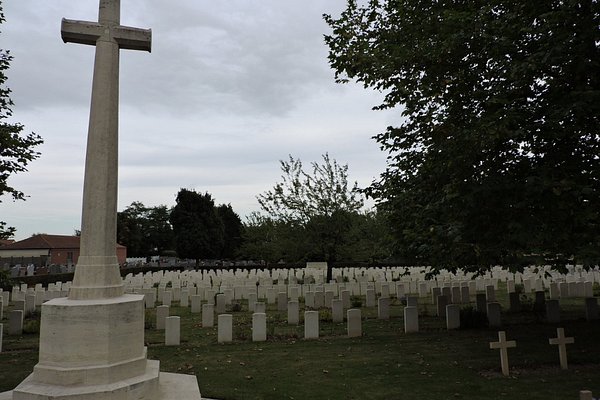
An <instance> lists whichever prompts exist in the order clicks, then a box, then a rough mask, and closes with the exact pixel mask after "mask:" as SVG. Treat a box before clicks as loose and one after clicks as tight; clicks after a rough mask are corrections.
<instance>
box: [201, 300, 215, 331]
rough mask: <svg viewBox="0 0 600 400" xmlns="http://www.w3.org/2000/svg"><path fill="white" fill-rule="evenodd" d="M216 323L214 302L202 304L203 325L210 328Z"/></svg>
mask: <svg viewBox="0 0 600 400" xmlns="http://www.w3.org/2000/svg"><path fill="white" fill-rule="evenodd" d="M214 324H215V306H214V305H213V304H203V305H202V327H204V328H210V327H212V326H214Z"/></svg>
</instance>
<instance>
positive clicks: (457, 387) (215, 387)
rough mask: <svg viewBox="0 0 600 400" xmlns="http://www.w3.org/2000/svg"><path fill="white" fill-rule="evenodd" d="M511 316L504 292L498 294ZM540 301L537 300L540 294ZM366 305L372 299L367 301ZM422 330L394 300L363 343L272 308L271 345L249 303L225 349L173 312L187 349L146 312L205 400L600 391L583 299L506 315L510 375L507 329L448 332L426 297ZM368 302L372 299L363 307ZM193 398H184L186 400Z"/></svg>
mask: <svg viewBox="0 0 600 400" xmlns="http://www.w3.org/2000/svg"><path fill="white" fill-rule="evenodd" d="M498 297H499V301H500V302H501V303H502V304H503V307H504V310H506V309H507V308H508V302H507V299H506V296H505V295H503V290H502V289H501V290H500V291H499V292H498ZM530 297H532V296H530ZM363 300H364V299H363ZM420 302H421V303H423V304H420V306H419V307H420V326H421V332H419V333H416V334H405V333H404V331H403V319H402V310H403V306H402V304H401V303H400V302H398V301H396V300H395V301H393V302H392V307H391V316H392V318H391V319H390V320H389V321H381V320H378V319H377V316H376V313H377V311H376V309H367V308H364V307H363V308H362V313H363V337H361V338H355V339H348V338H346V337H345V331H346V327H345V324H333V323H331V322H329V319H330V314H329V312H328V311H327V310H321V313H320V314H321V319H322V320H321V321H320V333H321V338H320V339H319V340H311V341H307V340H303V339H302V337H303V327H302V326H288V325H287V323H286V315H285V314H284V313H279V312H277V311H276V307H275V306H274V305H270V306H268V322H267V324H268V341H267V342H262V343H253V342H252V341H251V337H252V335H251V314H250V313H249V312H248V311H246V306H245V303H243V304H242V305H243V307H242V311H240V312H233V313H232V314H233V315H234V342H233V343H229V344H218V343H217V329H216V327H214V328H203V327H202V326H201V316H200V314H191V313H190V310H189V308H181V307H177V306H174V307H171V315H179V316H180V317H181V323H182V326H181V332H182V344H181V345H180V346H178V347H167V346H164V344H163V343H164V332H162V331H156V330H155V329H154V319H155V312H154V310H147V311H146V318H147V329H146V332H145V341H146V345H147V346H148V356H149V358H152V359H157V360H160V362H161V370H162V371H167V372H178V373H183V374H193V375H196V377H197V379H198V382H199V386H200V390H201V392H202V395H203V396H206V397H214V398H218V399H223V400H233V399H235V400H242V399H361V400H362V399H533V400H536V399H540V400H541V399H544V400H548V399H556V400H565V399H577V398H578V393H579V391H580V390H582V389H589V390H592V391H594V393H595V394H596V396H598V394H599V393H600V321H593V322H587V321H585V314H584V308H583V299H569V300H562V301H561V316H562V318H563V322H561V323H560V324H559V325H556V326H555V325H551V324H547V323H545V322H544V321H543V318H542V316H541V315H539V314H536V313H534V312H533V311H532V310H529V309H528V307H527V306H526V307H525V310H524V311H523V312H521V313H518V314H510V313H508V312H505V313H503V321H504V327H503V328H502V329H503V330H505V331H506V332H507V338H508V339H509V340H516V341H517V348H516V349H511V350H509V360H510V365H511V375H510V377H504V376H502V374H501V373H500V361H499V354H498V352H497V351H495V350H490V349H489V342H491V341H496V340H497V329H489V328H486V327H480V328H477V329H468V330H466V329H465V330H457V331H451V332H449V331H447V330H446V329H445V321H444V320H442V319H439V318H437V317H434V316H433V315H434V308H433V305H432V304H430V301H429V299H425V298H423V299H421V300H420ZM363 304H364V302H363ZM557 326H562V327H564V328H565V332H566V334H567V335H568V336H574V337H575V343H574V344H572V345H569V346H568V359H569V370H568V371H563V370H561V369H560V367H559V363H558V349H557V348H556V346H550V345H549V344H548V339H549V338H551V337H556V327H557ZM37 346H38V344H37V335H36V334H25V335H23V336H22V337H19V338H15V337H10V336H5V340H4V346H3V351H4V352H3V353H0V391H3V390H10V389H12V388H13V387H14V386H16V385H17V384H18V383H19V382H20V381H21V380H22V379H24V378H25V376H27V375H28V374H29V373H30V372H31V371H32V369H33V366H34V365H35V363H36V362H37ZM182 400H184V399H182Z"/></svg>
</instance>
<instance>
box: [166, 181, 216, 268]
mask: <svg viewBox="0 0 600 400" xmlns="http://www.w3.org/2000/svg"><path fill="white" fill-rule="evenodd" d="M170 221H171V225H172V226H173V231H174V233H175V245H176V248H177V255H178V256H179V257H180V258H190V259H195V260H196V264H197V265H198V264H199V262H200V259H203V258H219V257H220V256H221V252H222V250H223V244H224V225H223V221H222V220H221V218H220V217H219V215H218V213H217V209H216V207H215V202H214V200H213V198H212V196H211V195H210V194H209V193H204V194H202V193H197V192H196V191H194V190H188V189H181V190H180V191H179V193H178V194H177V199H176V205H175V207H174V208H173V210H172V211H171V216H170Z"/></svg>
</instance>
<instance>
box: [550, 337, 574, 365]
mask: <svg viewBox="0 0 600 400" xmlns="http://www.w3.org/2000/svg"><path fill="white" fill-rule="evenodd" d="M556 335H557V336H558V337H556V338H553V339H549V342H550V344H552V345H558V358H559V361H560V368H561V369H565V370H566V369H567V368H568V365H567V344H573V343H575V339H574V338H572V337H565V329H564V328H556Z"/></svg>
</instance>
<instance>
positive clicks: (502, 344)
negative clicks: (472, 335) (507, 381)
mask: <svg viewBox="0 0 600 400" xmlns="http://www.w3.org/2000/svg"><path fill="white" fill-rule="evenodd" d="M511 347H517V342H515V341H514V340H509V341H507V340H506V332H504V331H500V332H498V341H497V342H491V343H490V349H500V364H501V365H502V375H504V376H508V374H509V373H508V349H509V348H511Z"/></svg>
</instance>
